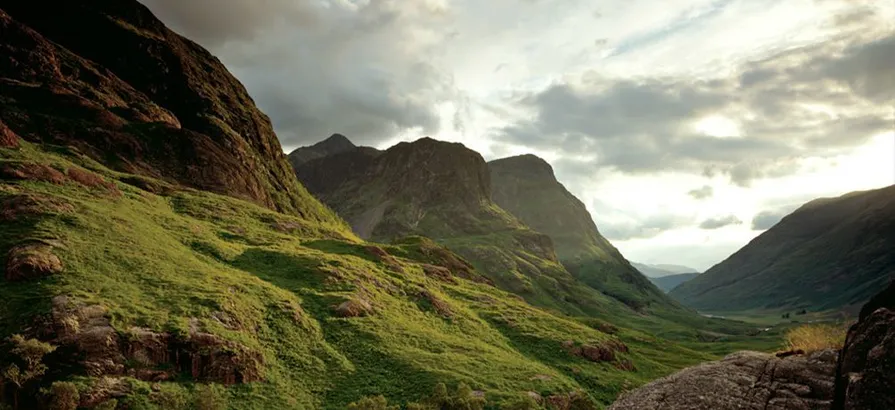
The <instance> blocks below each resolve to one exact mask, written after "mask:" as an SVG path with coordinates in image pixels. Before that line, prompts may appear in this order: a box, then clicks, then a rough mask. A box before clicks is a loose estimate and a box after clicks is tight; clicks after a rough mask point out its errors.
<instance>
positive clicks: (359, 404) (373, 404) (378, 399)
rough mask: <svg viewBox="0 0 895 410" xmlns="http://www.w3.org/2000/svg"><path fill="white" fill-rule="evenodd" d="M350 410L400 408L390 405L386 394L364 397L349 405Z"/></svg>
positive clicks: (396, 409)
mask: <svg viewBox="0 0 895 410" xmlns="http://www.w3.org/2000/svg"><path fill="white" fill-rule="evenodd" d="M348 409H349V410H398V409H400V407H399V406H389V405H388V399H386V398H385V397H384V396H375V397H364V398H363V399H360V400H359V401H356V402H354V403H351V404H349V405H348Z"/></svg>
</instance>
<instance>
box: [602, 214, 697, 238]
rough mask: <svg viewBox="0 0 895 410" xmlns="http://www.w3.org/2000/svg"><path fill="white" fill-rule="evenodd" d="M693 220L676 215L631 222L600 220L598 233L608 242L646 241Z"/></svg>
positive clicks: (650, 217)
mask: <svg viewBox="0 0 895 410" xmlns="http://www.w3.org/2000/svg"><path fill="white" fill-rule="evenodd" d="M692 223H693V218H691V217H687V216H683V215H676V214H655V215H651V216H648V217H646V218H643V219H640V220H637V221H633V220H626V221H618V220H602V221H600V223H599V228H600V233H602V234H603V236H604V237H606V238H607V239H610V240H616V241H626V240H630V239H647V238H653V237H656V236H658V235H659V234H661V233H663V232H665V231H670V230H674V229H677V228H682V227H686V226H689V225H691V224H692Z"/></svg>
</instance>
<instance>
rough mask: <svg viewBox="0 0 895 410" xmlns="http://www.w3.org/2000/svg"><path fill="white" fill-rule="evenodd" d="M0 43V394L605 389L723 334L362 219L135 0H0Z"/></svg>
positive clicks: (269, 403) (260, 396) (238, 403)
mask: <svg viewBox="0 0 895 410" xmlns="http://www.w3.org/2000/svg"><path fill="white" fill-rule="evenodd" d="M32 5H34V6H35V7H37V6H43V7H44V8H45V11H46V12H45V13H43V14H40V13H37V12H36V9H32ZM4 10H6V11H4ZM7 11H8V12H10V13H9V14H7ZM57 13H58V14H57ZM19 15H21V16H22V17H21V20H19V17H18V16H19ZM77 22H80V23H81V24H84V25H86V26H85V27H87V26H90V27H91V28H93V27H95V28H96V30H97V31H99V32H101V33H104V34H105V35H106V36H105V38H102V39H97V38H93V37H92V36H93V35H92V34H88V33H82V32H79V31H76V30H74V26H75V25H76V24H77ZM70 30H71V31H70ZM85 31H87V30H86V28H85ZM51 37H52V38H54V40H51V39H50V38H51ZM88 40H95V41H96V43H95V44H91V43H90V42H89V41H88ZM64 44H68V45H64ZM0 51H2V52H0V84H2V87H3V88H2V92H0V99H2V103H3V107H4V110H3V111H0V116H2V118H0V232H2V233H3V234H2V235H0V267H2V278H0V334H2V335H4V336H6V335H12V334H19V335H21V337H9V338H5V339H4V340H3V341H2V342H0V368H2V369H3V372H2V374H3V376H2V377H0V407H4V408H5V407H7V405H8V404H13V403H16V404H17V407H18V408H21V409H43V408H57V409H58V408H66V409H70V408H74V407H78V408H88V409H89V408H104V409H109V408H119V409H121V408H126V409H150V410H152V409H160V408H161V409H190V408H212V409H219V408H237V409H272V408H276V409H303V408H345V407H346V405H347V404H348V403H350V402H352V401H356V400H359V399H360V398H361V397H363V396H372V395H379V394H381V395H384V396H385V397H387V398H388V399H389V400H391V401H392V402H393V403H398V404H406V403H407V402H409V401H419V400H421V399H425V398H426V397H427V396H430V392H432V391H433V389H434V388H436V386H438V384H439V383H445V384H447V385H448V386H449V388H450V390H451V391H452V392H453V391H457V390H459V391H461V392H463V391H465V392H466V393H465V394H464V395H463V396H464V397H461V398H462V399H464V400H467V401H470V400H473V401H474V400H478V397H479V394H476V395H472V394H471V393H470V392H469V391H468V389H460V388H459V386H458V385H459V384H460V383H465V384H467V385H468V386H469V387H471V388H472V389H475V390H477V391H479V393H481V395H484V399H485V400H487V401H488V403H489V405H491V406H494V407H496V406H499V405H501V404H506V402H508V401H518V400H519V399H523V398H525V397H531V395H532V394H535V395H537V396H539V397H542V398H543V400H545V401H549V402H552V403H568V402H571V401H575V402H577V403H578V404H581V403H582V402H590V401H596V402H598V403H603V404H608V403H609V402H611V401H612V399H613V398H614V397H615V396H616V395H617V394H618V393H619V392H621V391H622V390H623V389H626V388H628V387H630V386H637V385H640V384H643V383H644V382H646V381H647V380H649V379H651V378H654V377H658V376H661V375H665V374H668V373H670V372H671V371H673V370H674V369H677V368H680V367H682V366H686V365H689V364H693V363H696V362H699V361H702V360H706V359H710V358H713V357H716V356H717V354H718V353H721V351H722V350H725V349H728V347H725V346H723V345H718V344H713V345H711V346H709V349H703V348H702V346H701V345H693V349H690V348H685V347H682V346H681V345H679V344H674V343H670V342H668V341H665V340H662V339H657V338H656V337H654V336H653V335H652V334H645V333H642V332H639V331H636V330H631V329H628V328H626V327H624V326H620V327H612V326H609V325H607V324H605V323H603V322H601V321H598V320H593V319H592V320H590V321H587V322H582V321H577V320H574V319H573V318H569V317H564V316H561V315H556V314H552V313H550V312H548V311H545V310H542V309H538V308H534V307H532V306H530V305H529V304H527V303H525V302H524V301H522V300H520V299H519V298H518V297H517V296H516V295H513V294H509V293H506V292H504V291H501V290H499V289H497V288H495V287H493V286H490V285H488V284H486V283H481V281H477V280H476V279H478V278H480V277H481V274H480V273H478V272H477V271H476V269H475V267H472V266H469V265H468V264H467V263H466V262H465V261H463V260H462V259H461V258H460V257H458V256H456V255H454V254H453V253H451V252H450V251H448V250H446V249H445V248H442V247H440V246H437V245H435V244H434V243H432V242H431V241H427V240H425V239H420V238H410V239H404V240H401V241H399V242H397V243H394V244H391V245H374V244H370V243H365V242H363V241H361V240H360V239H358V238H357V237H356V236H355V235H353V234H351V233H350V232H349V231H348V229H347V226H345V225H344V224H343V222H341V221H340V220H339V219H337V218H335V217H334V216H333V215H332V214H330V213H328V211H327V210H326V209H325V208H324V207H322V206H321V205H320V204H319V203H318V202H316V201H315V200H314V199H313V198H310V197H309V196H307V195H306V194H305V193H304V191H302V190H301V186H300V185H299V184H297V182H296V181H295V179H294V176H293V175H292V174H291V173H287V174H284V173H282V172H280V171H282V169H281V168H282V167H283V166H284V164H286V161H285V158H283V156H282V155H275V154H274V153H275V152H278V151H279V146H278V145H277V142H276V139H275V136H274V135H273V134H272V133H270V134H267V133H266V132H267V131H265V129H267V127H269V124H268V123H267V122H266V119H264V118H263V114H260V113H259V112H257V110H256V109H255V108H254V106H253V105H252V104H251V103H250V101H248V100H244V101H237V100H231V98H242V97H240V95H242V96H243V97H245V98H248V97H247V96H244V95H243V94H240V93H235V94H230V92H231V91H233V90H234V89H239V90H241V85H239V84H238V83H237V82H235V80H232V77H229V75H224V73H225V71H221V70H223V68H222V67H221V66H220V65H219V64H217V63H216V62H215V61H216V60H214V59H213V57H210V56H209V55H207V52H205V51H204V50H202V49H200V48H198V46H195V45H194V44H192V43H189V42H188V41H186V40H184V39H182V38H180V37H177V36H176V35H174V34H173V33H170V32H169V31H167V29H165V28H164V26H163V25H162V24H161V23H160V22H158V21H157V20H156V19H155V18H154V17H153V16H152V15H151V14H150V13H149V12H148V11H146V9H145V8H143V7H142V6H141V5H140V4H139V3H137V2H135V1H130V0H115V1H111V0H109V1H106V0H91V1H87V0H84V1H69V2H65V3H64V4H62V3H58V4H57V3H55V2H54V3H52V4H51V3H50V2H46V1H34V2H12V1H3V2H0ZM115 56H118V57H117V58H116V57H115ZM191 56H200V57H201V59H198V60H193V59H191V58H192V57H191ZM202 56H204V57H202ZM169 63H170V64H169ZM175 63H176V64H175ZM206 64H207V65H206ZM196 69H198V70H199V72H193V70H196ZM202 73H205V74H202ZM206 75H207V77H206ZM218 75H221V76H223V77H218ZM224 78H225V79H227V81H232V83H222V82H221V81H219V80H221V79H224ZM228 87H233V89H231V88H228ZM172 107H173V108H172ZM190 107H192V108H193V109H195V111H190ZM178 123H179V124H180V126H177V124H178ZM184 124H191V125H189V126H186V125H184ZM254 126H257V127H258V128H257V129H255V128H253V127H254ZM268 144H269V145H271V147H270V149H271V150H268V149H267V148H264V147H265V146H266V145H268ZM268 154H269V155H268ZM268 162H269V163H268ZM231 184H232V185H231ZM252 184H256V185H257V187H256V188H257V189H255V188H253V187H252ZM494 212H498V213H499V212H500V211H494ZM523 231H524V230H523ZM523 236H524V235H523ZM534 251H537V250H534ZM534 251H533V252H534ZM546 257H547V256H545V258H546ZM470 279H472V280H470ZM585 323H587V324H585ZM674 330H675V331H686V330H687V329H684V330H679V329H677V328H676V329H674ZM705 351H711V352H713V353H711V354H710V353H706V352H705ZM42 366H46V368H43V367H42ZM396 375H398V376H400V377H396ZM529 392H532V393H529ZM430 404H432V407H435V406H437V405H438V404H439V403H437V402H434V403H430Z"/></svg>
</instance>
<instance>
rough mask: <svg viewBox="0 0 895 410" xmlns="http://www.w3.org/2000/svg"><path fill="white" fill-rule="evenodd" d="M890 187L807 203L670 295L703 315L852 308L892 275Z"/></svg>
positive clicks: (894, 214) (893, 201)
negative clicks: (710, 313)
mask: <svg viewBox="0 0 895 410" xmlns="http://www.w3.org/2000/svg"><path fill="white" fill-rule="evenodd" d="M893 237H895V186H890V187H887V188H883V189H877V190H873V191H864V192H854V193H850V194H847V195H844V196H841V197H838V198H826V199H819V200H815V201H811V202H809V203H807V204H805V205H803V206H802V207H801V208H799V209H798V210H796V211H795V212H793V213H792V214H790V215H788V216H787V217H785V218H783V220H781V221H780V222H779V223H778V224H777V225H775V226H774V227H772V228H771V229H770V230H768V231H767V232H764V233H763V234H761V235H759V236H758V237H757V238H755V239H754V240H752V241H751V242H750V243H749V244H748V245H746V246H745V247H743V248H742V249H740V250H739V251H737V252H736V253H735V254H733V255H732V256H730V257H729V258H727V259H726V260H724V261H723V262H721V263H719V264H718V265H715V266H714V267H712V268H711V269H709V270H708V271H706V272H705V273H703V274H702V275H699V276H698V277H696V278H695V279H693V280H691V281H689V282H686V283H684V284H683V285H681V286H679V287H677V288H675V289H674V291H672V292H671V294H672V296H674V297H675V298H676V299H678V300H680V301H681V302H683V303H685V304H687V305H689V306H692V307H694V308H697V309H700V310H703V311H708V312H735V311H749V310H751V311H755V310H763V311H772V312H780V313H792V312H800V311H801V310H803V309H804V310H807V311H808V312H812V311H815V312H822V311H829V310H842V309H846V310H856V309H858V308H859V307H860V305H861V304H863V303H864V302H866V301H867V300H868V299H869V298H870V297H871V296H873V295H874V294H875V293H877V292H878V291H879V290H880V289H883V288H884V287H885V286H886V284H888V283H889V281H890V280H891V279H892V278H893V277H895V276H893V275H895V253H893V252H892V250H891V246H890V245H889V243H890V242H891V240H892V238H893Z"/></svg>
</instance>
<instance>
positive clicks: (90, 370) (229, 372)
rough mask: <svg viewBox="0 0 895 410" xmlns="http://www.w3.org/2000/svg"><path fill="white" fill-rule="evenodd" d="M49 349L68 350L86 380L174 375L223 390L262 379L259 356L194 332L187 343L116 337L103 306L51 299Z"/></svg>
mask: <svg viewBox="0 0 895 410" xmlns="http://www.w3.org/2000/svg"><path fill="white" fill-rule="evenodd" d="M51 332H52V333H53V334H54V335H55V337H54V343H55V344H59V345H63V346H68V347H71V348H73V349H74V350H75V351H76V352H77V353H78V355H79V357H80V359H79V360H80V364H81V366H83V368H84V369H85V371H86V373H87V374H88V375H90V376H96V377H99V376H114V375H128V376H131V377H135V378H138V379H141V380H147V381H160V380H166V379H170V378H173V377H174V376H176V375H177V374H178V373H185V374H188V375H190V376H191V377H192V378H193V379H195V380H201V381H211V382H216V383H222V384H236V383H249V382H253V381H259V380H261V378H262V375H261V370H262V365H263V357H262V356H261V354H260V353H258V352H255V351H253V350H251V349H248V348H246V347H245V346H242V345H240V344H238V343H235V342H232V341H229V340H225V339H223V338H221V337H219V336H216V335H212V334H209V333H204V332H201V331H199V330H198V329H196V328H195V327H194V328H192V329H190V332H189V336H188V337H187V338H186V339H181V338H178V337H175V336H173V335H171V334H168V333H157V332H153V331H151V330H149V329H142V328H132V329H130V330H129V331H128V332H126V333H125V334H124V335H121V334H119V332H118V331H117V330H115V329H114V328H113V327H112V326H111V324H110V321H109V318H108V315H107V312H106V310H105V309H104V308H103V307H102V306H96V305H93V306H87V305H82V304H78V303H75V302H73V301H71V300H70V299H69V298H67V297H65V296H57V297H56V298H54V299H53V312H52V329H51Z"/></svg>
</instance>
